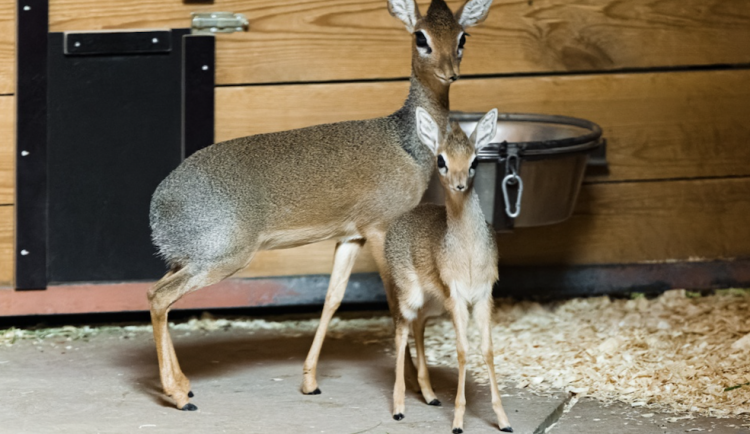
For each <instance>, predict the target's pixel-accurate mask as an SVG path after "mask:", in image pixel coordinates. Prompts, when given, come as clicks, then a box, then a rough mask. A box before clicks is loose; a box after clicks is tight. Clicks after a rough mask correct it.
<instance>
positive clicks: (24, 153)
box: [21, 151, 29, 157]
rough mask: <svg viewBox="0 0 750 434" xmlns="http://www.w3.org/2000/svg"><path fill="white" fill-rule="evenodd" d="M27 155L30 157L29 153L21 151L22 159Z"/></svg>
mask: <svg viewBox="0 0 750 434" xmlns="http://www.w3.org/2000/svg"><path fill="white" fill-rule="evenodd" d="M27 155H29V151H21V156H22V157H25V156H27Z"/></svg>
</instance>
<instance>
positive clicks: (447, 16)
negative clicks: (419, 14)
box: [425, 0, 456, 25]
mask: <svg viewBox="0 0 750 434" xmlns="http://www.w3.org/2000/svg"><path fill="white" fill-rule="evenodd" d="M425 18H426V19H428V20H430V21H433V22H438V23H441V24H444V25H449V24H451V23H454V22H455V21H456V18H455V17H454V16H453V12H452V11H451V8H449V7H448V4H447V3H445V0H432V3H430V7H429V9H427V13H426V14H425Z"/></svg>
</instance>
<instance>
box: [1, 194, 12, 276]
mask: <svg viewBox="0 0 750 434" xmlns="http://www.w3.org/2000/svg"><path fill="white" fill-rule="evenodd" d="M13 209H14V208H13V207H12V206H8V205H6V206H0V287H3V286H12V284H13V270H14V267H15V255H14V254H13Z"/></svg>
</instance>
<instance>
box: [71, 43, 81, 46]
mask: <svg viewBox="0 0 750 434" xmlns="http://www.w3.org/2000/svg"><path fill="white" fill-rule="evenodd" d="M73 46H74V47H80V46H81V43H80V42H76V43H75V44H73Z"/></svg>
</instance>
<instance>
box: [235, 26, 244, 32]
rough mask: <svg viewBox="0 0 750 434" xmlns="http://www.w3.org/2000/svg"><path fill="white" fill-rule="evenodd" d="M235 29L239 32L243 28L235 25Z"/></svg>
mask: <svg viewBox="0 0 750 434" xmlns="http://www.w3.org/2000/svg"><path fill="white" fill-rule="evenodd" d="M235 30H237V31H238V32H241V31H242V30H243V28H242V27H237V28H235Z"/></svg>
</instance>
